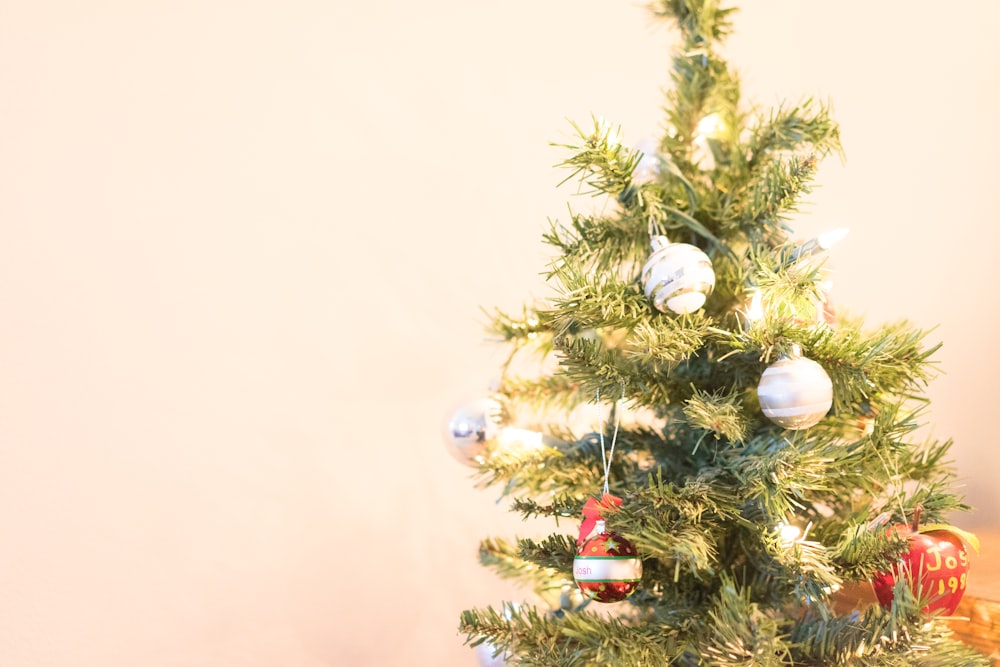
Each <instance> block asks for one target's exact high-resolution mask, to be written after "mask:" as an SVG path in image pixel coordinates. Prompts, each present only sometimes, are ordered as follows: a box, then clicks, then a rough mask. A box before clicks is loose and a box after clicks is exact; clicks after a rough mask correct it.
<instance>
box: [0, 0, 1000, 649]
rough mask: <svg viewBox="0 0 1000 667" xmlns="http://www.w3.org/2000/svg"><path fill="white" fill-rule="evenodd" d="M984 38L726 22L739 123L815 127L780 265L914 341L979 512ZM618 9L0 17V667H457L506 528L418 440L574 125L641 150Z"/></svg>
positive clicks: (651, 86)
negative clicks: (805, 121)
mask: <svg viewBox="0 0 1000 667" xmlns="http://www.w3.org/2000/svg"><path fill="white" fill-rule="evenodd" d="M998 21H1000V6H998V5H995V4H994V3H983V2H976V1H975V0H961V1H958V2H954V3H950V4H949V5H947V6H945V5H942V4H941V3H937V2H934V3H932V2H902V1H901V0H894V1H885V2H868V1H865V0H848V1H846V2H836V3H835V2H825V3H820V2H808V3H806V2H801V1H795V0H771V1H764V0H748V1H747V2H746V3H745V7H744V11H743V12H742V13H741V14H740V15H739V16H738V18H737V34H736V36H735V37H734V38H733V39H732V41H731V45H730V48H729V55H730V56H731V58H732V60H733V62H734V63H736V64H737V65H738V66H739V68H740V69H741V70H742V72H743V73H744V77H745V82H746V89H747V92H748V93H749V94H750V95H751V97H752V98H753V99H756V100H758V101H760V102H761V103H764V104H771V103H774V102H776V101H778V100H780V99H781V98H783V97H784V98H789V99H792V100H794V99H798V98H800V97H802V96H805V95H818V96H821V97H828V98H830V99H831V100H832V101H833V103H834V107H835V110H836V115H837V118H838V119H839V120H840V121H841V123H842V125H843V136H844V143H845V146H846V149H847V153H848V161H847V163H846V165H841V164H839V163H838V162H836V161H835V160H830V161H828V162H827V163H825V166H824V168H823V170H822V172H821V174H822V183H823V186H822V187H821V188H820V189H819V190H818V191H817V192H816V194H815V196H814V197H813V201H814V202H815V204H814V206H813V207H812V209H811V214H809V215H805V216H803V217H802V219H801V223H800V229H801V236H802V237H803V238H808V237H809V235H811V234H814V233H816V232H817V231H822V230H825V229H830V228H832V227H840V226H848V227H850V228H851V230H852V232H851V235H850V236H849V237H848V238H847V240H845V241H844V242H843V243H842V244H841V245H840V246H838V247H837V249H836V251H835V253H834V256H833V261H834V264H835V266H836V267H837V268H838V274H837V276H836V279H835V289H834V296H835V299H836V302H837V304H838V305H839V306H840V307H841V308H843V309H845V310H848V311H851V312H854V313H857V314H867V316H868V317H869V319H870V320H872V321H881V320H891V319H895V318H898V317H904V316H905V317H910V318H912V319H914V320H915V321H917V322H918V323H920V324H922V325H925V326H927V327H932V326H934V325H937V324H940V326H939V328H938V329H937V330H936V331H935V334H934V336H935V337H936V338H938V339H940V340H943V341H944V342H945V347H944V348H943V349H942V351H941V352H940V354H939V355H938V359H939V361H940V363H941V368H942V370H943V371H944V372H945V373H946V375H944V376H943V377H941V378H940V379H939V380H937V381H936V382H935V383H934V384H933V385H932V387H931V392H930V394H931V397H932V399H933V401H934V403H933V411H932V418H933V420H932V421H933V423H934V428H935V432H936V433H937V434H938V435H941V436H954V437H955V438H956V440H957V442H958V444H957V446H956V448H955V450H954V451H955V457H956V459H957V461H958V464H959V467H960V470H961V472H962V475H963V477H964V478H965V479H967V481H968V497H969V499H970V500H971V501H972V502H973V503H974V504H975V505H977V506H978V507H979V508H980V509H979V512H978V513H977V514H975V515H972V516H971V517H968V518H967V519H966V525H969V526H972V527H981V526H985V525H989V524H991V523H992V522H993V521H994V517H995V515H996V512H997V511H998V510H1000V492H998V486H997V484H996V480H995V477H996V474H997V472H996V471H997V469H998V463H1000V455H998V453H997V451H998V450H997V447H996V443H995V435H994V434H995V431H996V426H995V421H994V417H995V414H996V410H997V408H996V391H995V385H996V380H997V377H998V373H1000V367H998V366H1000V355H998V354H997V351H996V346H995V342H994V341H995V339H996V328H997V314H996V306H995V304H996V301H997V298H996V289H997V285H998V280H997V277H998V269H997V266H998V262H997V256H996V254H997V245H998V235H1000V231H998V228H1000V225H998V222H1000V220H998V215H997V212H996V207H995V199H996V188H997V183H996V181H997V172H998V170H997V155H998V153H1000V133H998V130H997V127H998V125H997V122H996V108H997V101H998V98H997V92H996V91H997V85H998V83H1000V49H998V47H997V44H996V38H995V35H994V32H993V26H995V25H997V22H998ZM671 38H672V35H671V33H670V31H669V30H667V29H666V28H665V27H663V26H660V27H654V25H653V23H652V22H651V21H650V20H649V19H648V16H647V14H646V12H645V11H644V10H643V9H642V7H641V6H640V4H639V3H632V2H621V1H620V2H607V1H598V0H572V1H570V0H548V1H546V2H536V1H528V0H514V1H512V2H506V3H492V4H483V3H474V2H459V1H458V0H430V1H429V2H402V1H400V0H395V1H390V2H377V3H361V2H356V3H348V2H344V1H341V0H335V2H320V1H318V0H288V1H286V2H257V1H251V2H246V1H244V2H235V1H232V0H217V1H215V2H196V1H194V0H170V1H169V2H168V1H166V0H147V1H146V2H138V3H137V2H125V1H123V0H96V1H93V2H88V3H76V2H66V1H60V0H36V1H33V2H19V3H18V2H11V1H2V2H0V317H2V324H0V378H2V380H0V665H3V666H4V667H43V666H45V667H48V666H56V665H59V666H62V665H69V664H72V665H79V666H94V667H98V666H99V667H118V666H122V667H124V666H126V665H128V666H130V667H131V666H134V665H143V666H144V667H167V666H170V667H176V666H179V665H184V666H192V667H193V666H213V667H217V666H220V665H240V666H247V667H250V666H254V667H257V666H260V667H265V666H268V667H273V666H277V665H281V666H287V667H317V666H326V665H338V666H354V665H371V666H375V665H455V666H460V665H473V664H475V659H474V657H473V655H472V653H471V652H470V651H469V650H468V649H466V648H464V647H463V646H462V645H461V640H460V638H459V637H458V636H457V635H456V632H455V629H456V625H457V622H458V614H459V612H460V610H461V609H463V608H465V607H469V606H472V605H482V604H487V603H491V602H499V601H500V600H503V599H514V600H517V599H522V598H523V597H524V595H523V592H520V591H516V590H514V589H512V588H510V587H509V586H508V585H507V584H506V583H505V582H498V581H496V580H495V579H494V578H493V576H492V575H491V574H490V573H489V572H486V571H484V570H482V569H481V568H479V566H478V565H477V563H476V556H475V549H476V545H477V543H478V540H479V539H480V538H481V537H483V536H486V535H488V534H491V533H500V534H508V535H510V534H513V533H515V532H518V531H522V530H526V529H522V528H521V526H520V525H519V524H518V523H517V522H516V519H514V518H512V517H508V515H507V513H506V511H505V507H506V503H500V504H499V505H498V504H496V503H495V500H496V495H497V494H496V492H495V491H489V492H485V493H484V492H479V491H475V490H474V489H473V488H472V486H471V484H470V483H469V480H468V476H467V472H468V471H467V470H466V469H465V468H463V467H462V466H460V465H458V464H457V463H456V462H454V461H453V460H452V459H450V458H449V457H448V456H447V454H446V453H445V451H444V448H443V446H442V444H441V441H440V437H439V428H440V425H441V421H442V419H443V417H444V416H445V414H446V412H447V411H448V410H449V409H450V407H451V406H452V405H454V403H455V402H456V401H458V400H460V399H461V398H462V397H464V396H467V395H468V394H469V392H475V391H477V390H479V389H481V388H483V387H485V386H486V384H487V383H488V382H489V380H490V379H491V378H493V377H494V376H495V374H496V372H497V370H498V366H499V363H500V361H501V359H502V355H501V353H500V352H499V351H498V350H494V349H493V348H492V347H490V346H489V345H487V344H485V343H484V335H483V331H482V328H481V322H482V318H481V316H480V313H479V308H480V306H494V305H498V306H503V307H507V308H512V307H517V306H518V305H519V304H520V303H522V301H525V300H528V299H530V298H531V297H532V296H535V295H537V296H544V295H545V294H546V292H545V289H544V287H543V284H542V282H541V280H540V278H539V277H538V273H539V272H540V271H541V270H542V267H543V261H544V258H545V256H546V255H545V252H546V251H545V248H544V247H543V246H542V245H541V243H540V234H541V232H542V231H543V229H544V228H545V224H546V223H545V220H546V217H548V216H551V217H562V218H565V216H566V201H567V198H568V197H569V195H570V189H569V188H564V189H562V190H556V189H555V187H554V186H555V183H556V182H557V180H558V179H559V178H561V177H562V175H563V174H560V173H557V172H556V171H555V170H553V169H551V165H552V164H554V163H555V162H556V161H558V160H559V159H561V157H562V156H563V154H562V153H560V152H559V151H557V150H556V149H553V148H551V147H549V146H548V142H550V141H559V140H561V139H563V138H565V136H566V135H567V132H568V128H569V125H568V122H567V119H574V120H579V121H586V120H587V119H588V117H589V114H590V113H592V112H593V113H595V114H599V115H602V116H604V117H606V118H608V119H609V120H611V121H613V122H616V123H620V124H621V125H622V126H623V128H624V131H625V138H626V140H627V141H630V142H637V141H639V140H641V139H643V138H646V137H650V136H655V135H657V133H658V132H659V123H660V113H659V111H658V107H659V105H660V103H661V100H662V97H661V91H660V88H661V87H662V86H663V85H665V84H666V82H667V69H668V61H667V56H668V51H669V45H670V39H671Z"/></svg>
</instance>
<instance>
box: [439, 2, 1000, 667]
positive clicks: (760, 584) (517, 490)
mask: <svg viewBox="0 0 1000 667" xmlns="http://www.w3.org/2000/svg"><path fill="white" fill-rule="evenodd" d="M654 12H655V14H656V15H657V16H659V17H661V18H663V19H665V20H669V21H672V22H673V23H674V25H675V26H676V27H677V29H678V31H679V33H680V40H679V45H678V48H677V51H676V55H675V57H674V60H673V76H672V87H671V89H670V91H669V92H668V94H667V104H666V106H665V110H666V123H665V126H666V133H665V136H664V137H663V139H662V141H661V142H660V143H659V145H658V146H657V147H656V150H655V151H654V152H653V154H652V155H651V154H648V153H647V154H643V153H641V152H640V151H638V150H634V149H630V148H628V147H627V146H625V145H623V144H622V143H621V140H620V139H619V138H618V134H617V132H615V131H614V130H613V128H612V127H610V126H609V125H608V124H607V123H605V122H603V121H600V120H595V121H594V122H593V123H592V124H591V125H589V126H587V127H577V131H578V138H579V141H578V142H576V143H575V144H573V145H568V146H564V147H563V148H564V149H567V150H568V151H569V156H568V157H567V158H566V159H565V161H564V162H563V166H564V167H568V168H569V169H570V170H572V174H571V176H570V179H575V180H578V181H579V182H580V183H581V184H582V185H583V189H584V191H585V192H586V193H588V194H593V195H596V196H600V197H607V198H608V199H609V201H610V202H611V203H612V204H613V206H610V207H608V208H607V209H606V210H605V211H604V212H601V213H596V214H590V213H574V214H573V215H572V218H571V220H570V221H569V223H568V224H559V223H555V224H554V225H553V227H552V229H551V231H550V232H549V233H547V234H546V235H545V241H546V242H547V243H549V244H550V245H551V246H552V247H553V248H554V249H555V250H556V252H557V255H556V257H555V259H554V261H553V262H552V265H551V268H550V271H549V280H550V282H551V283H552V285H553V287H554V288H555V289H556V291H557V292H558V294H557V295H556V296H555V297H554V298H552V299H551V300H550V301H549V302H547V303H544V304H541V305H532V306H530V307H526V308H525V311H524V312H523V313H522V314H521V315H519V316H511V315H507V314H504V313H499V312H498V313H496V315H495V317H494V320H493V330H494V331H495V332H497V333H499V334H500V335H501V336H502V337H503V338H504V339H505V340H506V341H507V343H508V344H510V345H511V346H512V353H511V359H510V361H509V362H508V363H507V364H505V366H504V374H503V377H502V378H501V381H500V383H499V387H498V388H497V390H496V392H495V393H493V394H492V396H493V398H495V400H497V401H498V402H499V403H500V405H501V406H502V410H503V414H504V415H505V417H504V420H503V424H502V425H499V424H498V429H499V431H500V432H499V433H498V434H497V435H496V437H491V438H484V439H483V440H481V441H479V440H477V443H476V448H475V465H477V466H478V467H479V470H480V475H481V481H482V482H483V483H484V484H497V485H500V486H501V487H502V489H503V493H504V494H505V495H506V496H509V497H510V498H511V499H512V504H513V509H514V511H516V512H519V513H521V514H522V515H523V516H524V517H525V518H526V519H533V518H538V517H548V518H552V519H556V520H557V521H558V520H562V521H563V522H565V521H567V520H569V521H572V522H575V521H576V520H581V521H582V523H581V526H580V530H579V535H578V536H573V535H566V534H563V533H558V532H557V533H555V534H553V535H550V536H549V537H547V538H545V539H542V540H533V539H522V540H519V541H518V542H517V543H516V544H513V543H510V542H507V541H504V540H500V539H487V540H484V541H483V542H482V544H481V546H480V553H481V560H482V561H483V563H484V564H486V565H489V566H491V567H494V568H495V569H496V570H497V571H498V572H499V573H500V574H501V575H503V576H508V577H511V578H514V579H517V580H519V581H521V582H525V583H528V584H530V585H531V586H532V587H533V588H534V590H535V591H536V592H537V593H538V594H539V598H540V600H542V602H540V603H539V604H537V605H509V604H508V605H503V606H502V607H501V608H499V609H494V608H488V609H478V610H470V611H466V612H464V613H463V614H462V618H461V631H462V632H463V633H464V634H465V635H466V636H467V638H468V640H469V642H470V643H472V644H474V645H476V646H480V645H483V644H487V645H488V646H490V647H492V649H493V650H492V652H491V654H493V653H495V654H496V656H497V659H498V660H502V661H504V662H506V663H508V664H519V665H538V666H541V665H545V666H547V667H548V666H553V665H559V666H566V667H568V666H570V665H574V666H576V665H691V666H694V665H712V666H719V667H722V666H730V665H732V666H736V665H740V666H749V665H762V666H770V665H899V666H902V665H941V666H948V665H952V666H955V667H970V666H974V665H986V664H988V663H987V661H986V659H985V658H984V657H982V656H981V655H980V654H978V653H977V652H975V651H974V650H972V649H970V648H968V647H966V646H964V645H963V644H962V643H960V642H959V641H957V640H956V639H954V637H953V636H952V635H951V632H950V631H949V629H948V627H947V625H946V624H945V622H944V621H943V619H942V618H941V617H940V611H939V610H940V608H941V606H942V605H940V604H938V601H937V600H936V597H937V596H938V595H939V591H938V590H937V588H935V587H938V588H939V587H940V586H939V582H940V581H941V580H940V579H939V578H937V579H936V578H934V577H933V576H931V575H932V574H933V573H931V572H930V570H931V569H932V567H931V566H932V565H934V562H933V561H931V560H928V559H916V560H915V559H914V558H912V557H909V558H906V559H904V560H905V562H906V563H908V564H909V567H901V566H899V565H898V563H899V562H900V561H901V559H903V556H904V554H906V553H907V552H910V553H911V554H912V549H911V546H910V541H911V539H910V538H911V537H912V535H910V534H909V533H908V532H906V531H901V530H893V529H887V527H888V526H896V525H907V524H910V523H911V522H913V521H914V515H918V516H919V515H920V514H921V513H922V519H923V521H924V522H925V523H932V524H933V523H935V522H936V523H940V522H941V521H943V520H944V519H945V516H946V515H948V514H950V513H952V512H955V511H958V510H965V509H967V507H966V506H965V505H964V503H963V502H962V500H961V498H960V497H958V496H957V495H956V493H955V492H954V490H953V488H952V483H953V472H952V471H951V469H950V468H949V467H948V465H947V464H946V462H945V461H944V457H945V455H946V454H947V451H948V448H949V446H950V444H951V443H950V442H948V441H945V442H939V441H934V440H930V441H918V440H916V439H915V433H914V432H915V430H916V429H917V427H918V426H919V419H920V416H921V406H922V403H921V392H922V390H923V389H924V387H925V385H926V383H927V381H928V380H929V379H930V376H931V369H930V364H931V362H930V356H931V354H932V353H933V352H934V350H935V349H936V347H935V346H934V345H928V344H927V343H926V342H925V334H924V333H923V332H922V331H920V330H918V329H916V328H915V327H914V326H913V325H911V324H909V323H907V322H900V323H895V324H889V325H881V326H877V327H873V328H866V327H865V326H863V323H861V322H858V321H852V320H850V319H847V318H845V317H843V316H841V317H839V318H838V317H833V316H832V315H831V312H832V311H831V308H830V307H829V302H828V301H829V300H828V296H827V287H826V285H825V284H824V280H825V275H824V269H823V260H824V257H825V256H824V253H825V251H826V250H827V249H828V248H829V241H830V240H831V238H835V237H837V236H839V235H840V234H841V232H839V230H838V231H836V232H834V233H831V234H830V235H824V237H821V238H818V239H813V240H810V241H806V242H804V243H799V242H796V241H795V240H794V239H793V229H792V225H791V224H790V216H791V214H792V213H794V212H795V211H796V205H797V203H798V202H799V201H800V199H801V197H802V196H803V195H805V194H807V193H808V191H809V186H810V183H811V180H812V178H813V175H814V173H815V169H816V167H817V164H818V162H819V160H820V159H821V158H823V157H824V156H826V155H828V154H830V153H837V152H839V151H840V144H839V137H838V130H837V126H836V124H835V123H834V122H833V121H832V119H831V118H830V115H829V113H828V110H827V109H826V108H825V107H824V106H823V105H821V104H817V103H814V102H812V101H809V102H805V103H803V104H800V105H797V106H787V107H782V108H779V109H777V110H774V111H772V112H770V113H766V114H764V113H760V112H758V111H757V110H754V109H749V108H747V107H745V106H744V104H743V102H742V100H741V95H740V85H739V81H738V78H737V77H736V75H735V74H734V73H733V71H732V70H731V69H730V67H729V66H728V64H727V63H726V62H725V61H724V60H723V59H722V57H721V56H720V51H719V46H720V44H721V43H722V41H723V40H724V39H725V37H726V36H727V35H728V34H729V32H730V30H731V28H732V24H731V18H732V12H733V10H732V9H729V8H723V7H721V6H720V4H719V2H718V0H659V2H658V3H657V4H656V5H655V6H654ZM570 179H568V180H570ZM651 248H652V253H651V252H650V249H651ZM534 355H540V356H541V357H542V358H543V359H547V360H554V361H557V362H558V365H547V366H546V365H543V366H542V368H544V369H545V371H544V372H543V373H541V374H535V375H527V374H523V373H522V372H521V370H520V366H519V364H518V363H517V362H518V360H521V359H523V358H525V357H533V356H534ZM602 396H604V397H608V396H611V397H613V398H614V399H615V403H614V405H613V407H612V408H611V410H612V414H611V415H609V416H608V418H607V419H605V418H604V416H603V414H602V416H601V418H600V419H599V420H598V421H599V423H598V424H597V431H596V433H594V432H586V431H584V432H580V430H581V429H580V427H579V425H578V423H577V422H579V421H580V420H579V418H578V417H579V415H578V410H577V408H578V407H580V406H586V405H588V404H596V405H597V409H598V410H601V409H602V400H601V397H602ZM626 414H627V417H628V419H627V420H623V416H625V415H626ZM612 425H613V426H612ZM505 429H516V430H517V432H518V433H519V434H521V435H520V436H519V437H517V438H513V440H516V442H517V446H510V447H508V446H506V445H505V444H504V442H505V441H509V440H511V439H510V438H507V439H505V438H504V437H503V431H504V430H505ZM524 434H534V436H535V437H527V436H525V435H524ZM453 435H454V434H453ZM459 435H461V434H459ZM463 437H464V436H463ZM526 443H528V444H526ZM450 444H451V445H454V443H450ZM602 485H603V489H602ZM602 491H603V492H602ZM949 535H952V536H958V537H957V538H955V540H957V541H959V542H960V541H961V540H960V539H959V538H962V537H964V536H965V534H963V533H962V532H961V531H957V532H951V533H949ZM966 539H968V538H966ZM949 543H950V544H952V546H954V544H953V541H951V542H949ZM924 548H926V549H931V550H933V548H934V546H933V544H931V545H928V546H926V547H924ZM965 565H967V563H963V564H962V566H963V567H964V566H965ZM963 573H964V569H963ZM888 575H891V577H892V581H891V583H889V584H888V585H889V587H890V588H891V591H890V592H891V595H889V596H888V598H886V599H887V603H886V606H885V608H883V607H880V606H877V605H876V606H874V607H872V608H870V609H868V610H865V611H863V613H862V612H860V611H858V610H853V611H852V610H851V609H850V608H849V607H850V605H848V611H847V612H846V613H844V612H843V611H842V608H843V601H844V599H845V595H846V597H847V599H850V593H849V592H850V591H851V590H852V588H856V587H858V586H862V587H870V585H871V584H870V583H869V582H870V581H872V580H876V581H878V582H880V585H882V586H883V587H884V585H885V583H886V582H887V581H888V579H887V576H888ZM945 581H946V582H950V579H945ZM935 582H938V583H935ZM925 583H926V584H928V585H924V584H925ZM931 584H932V585H931ZM966 585H967V579H966V578H964V577H956V578H955V586H954V587H953V588H954V590H952V587H951V586H950V584H947V586H948V590H947V593H948V595H950V596H955V595H958V594H959V591H960V590H964V588H965V586H966ZM581 593H583V595H581ZM835 598H837V600H836V602H837V603H836V604H835ZM956 602H957V601H956ZM949 608H952V607H951V606H950V599H949ZM935 610H938V611H935Z"/></svg>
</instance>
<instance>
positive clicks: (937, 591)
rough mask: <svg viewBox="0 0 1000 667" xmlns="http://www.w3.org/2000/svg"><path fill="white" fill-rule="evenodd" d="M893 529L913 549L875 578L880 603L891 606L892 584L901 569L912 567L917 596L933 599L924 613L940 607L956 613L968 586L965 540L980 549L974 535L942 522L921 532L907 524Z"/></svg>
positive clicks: (913, 587)
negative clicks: (904, 538)
mask: <svg viewBox="0 0 1000 667" xmlns="http://www.w3.org/2000/svg"><path fill="white" fill-rule="evenodd" d="M890 530H892V531H895V532H897V533H899V534H900V535H904V536H906V537H907V539H908V540H909V547H910V549H909V551H907V552H906V553H905V554H903V557H902V558H901V559H900V560H899V562H898V563H896V564H895V565H893V566H892V569H891V570H890V571H889V572H884V573H882V574H880V575H879V576H877V577H875V579H873V580H872V588H873V589H874V590H875V597H877V598H878V601H879V604H881V605H882V606H883V607H885V608H886V609H888V608H889V607H890V606H891V605H892V598H893V595H892V587H893V585H894V584H895V583H896V579H897V577H899V576H900V572H904V571H906V570H909V572H910V580H911V587H912V590H913V594H914V597H917V598H918V599H919V598H920V597H921V596H923V598H924V599H928V600H930V602H928V604H927V605H926V606H925V607H924V608H923V612H924V613H925V614H930V613H932V612H937V611H939V610H940V611H942V612H943V613H944V615H945V616H951V615H952V614H954V613H955V609H956V608H957V607H958V603H959V602H960V601H961V600H962V595H964V594H965V588H966V586H967V585H968V578H969V551H968V549H967V548H966V544H965V542H966V541H968V542H970V543H971V544H972V545H973V547H974V548H977V549H978V541H977V540H976V538H975V536H974V535H972V534H971V533H967V532H965V531H963V530H960V529H958V528H954V527H952V526H939V525H934V526H924V527H922V528H921V529H920V531H919V532H914V530H913V528H912V527H910V526H905V525H901V526H895V527H893V528H891V529H890Z"/></svg>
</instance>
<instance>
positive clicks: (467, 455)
mask: <svg viewBox="0 0 1000 667" xmlns="http://www.w3.org/2000/svg"><path fill="white" fill-rule="evenodd" d="M502 419H503V406H501V405H500V401H498V400H497V399H495V398H492V397H488V396H485V397H482V398H477V399H475V400H473V401H471V402H469V403H466V404H464V405H462V406H460V407H459V408H458V409H456V410H455V412H453V413H452V415H451V417H450V418H449V419H448V422H447V423H446V424H445V429H444V440H445V444H446V445H447V447H448V452H449V453H450V454H451V455H452V456H454V457H455V458H456V459H457V460H458V461H459V462H461V463H464V464H465V465H467V466H473V467H476V466H479V465H482V464H483V463H485V462H486V454H487V452H488V450H489V449H490V448H491V447H492V446H493V445H494V444H495V443H496V438H497V435H499V433H500V428H501V425H502V424H501V422H502Z"/></svg>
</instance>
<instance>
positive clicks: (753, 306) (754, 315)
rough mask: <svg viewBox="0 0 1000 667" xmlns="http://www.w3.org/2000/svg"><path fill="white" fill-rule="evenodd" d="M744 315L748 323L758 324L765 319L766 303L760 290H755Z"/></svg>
mask: <svg viewBox="0 0 1000 667" xmlns="http://www.w3.org/2000/svg"><path fill="white" fill-rule="evenodd" d="M744 317H745V318H746V322H747V324H748V325H753V324H756V323H757V322H758V321H760V320H762V319H764V304H763V302H762V301H761V297H760V290H757V289H755V290H753V296H752V297H751V298H750V304H749V305H748V306H747V309H746V312H745V313H744Z"/></svg>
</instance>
